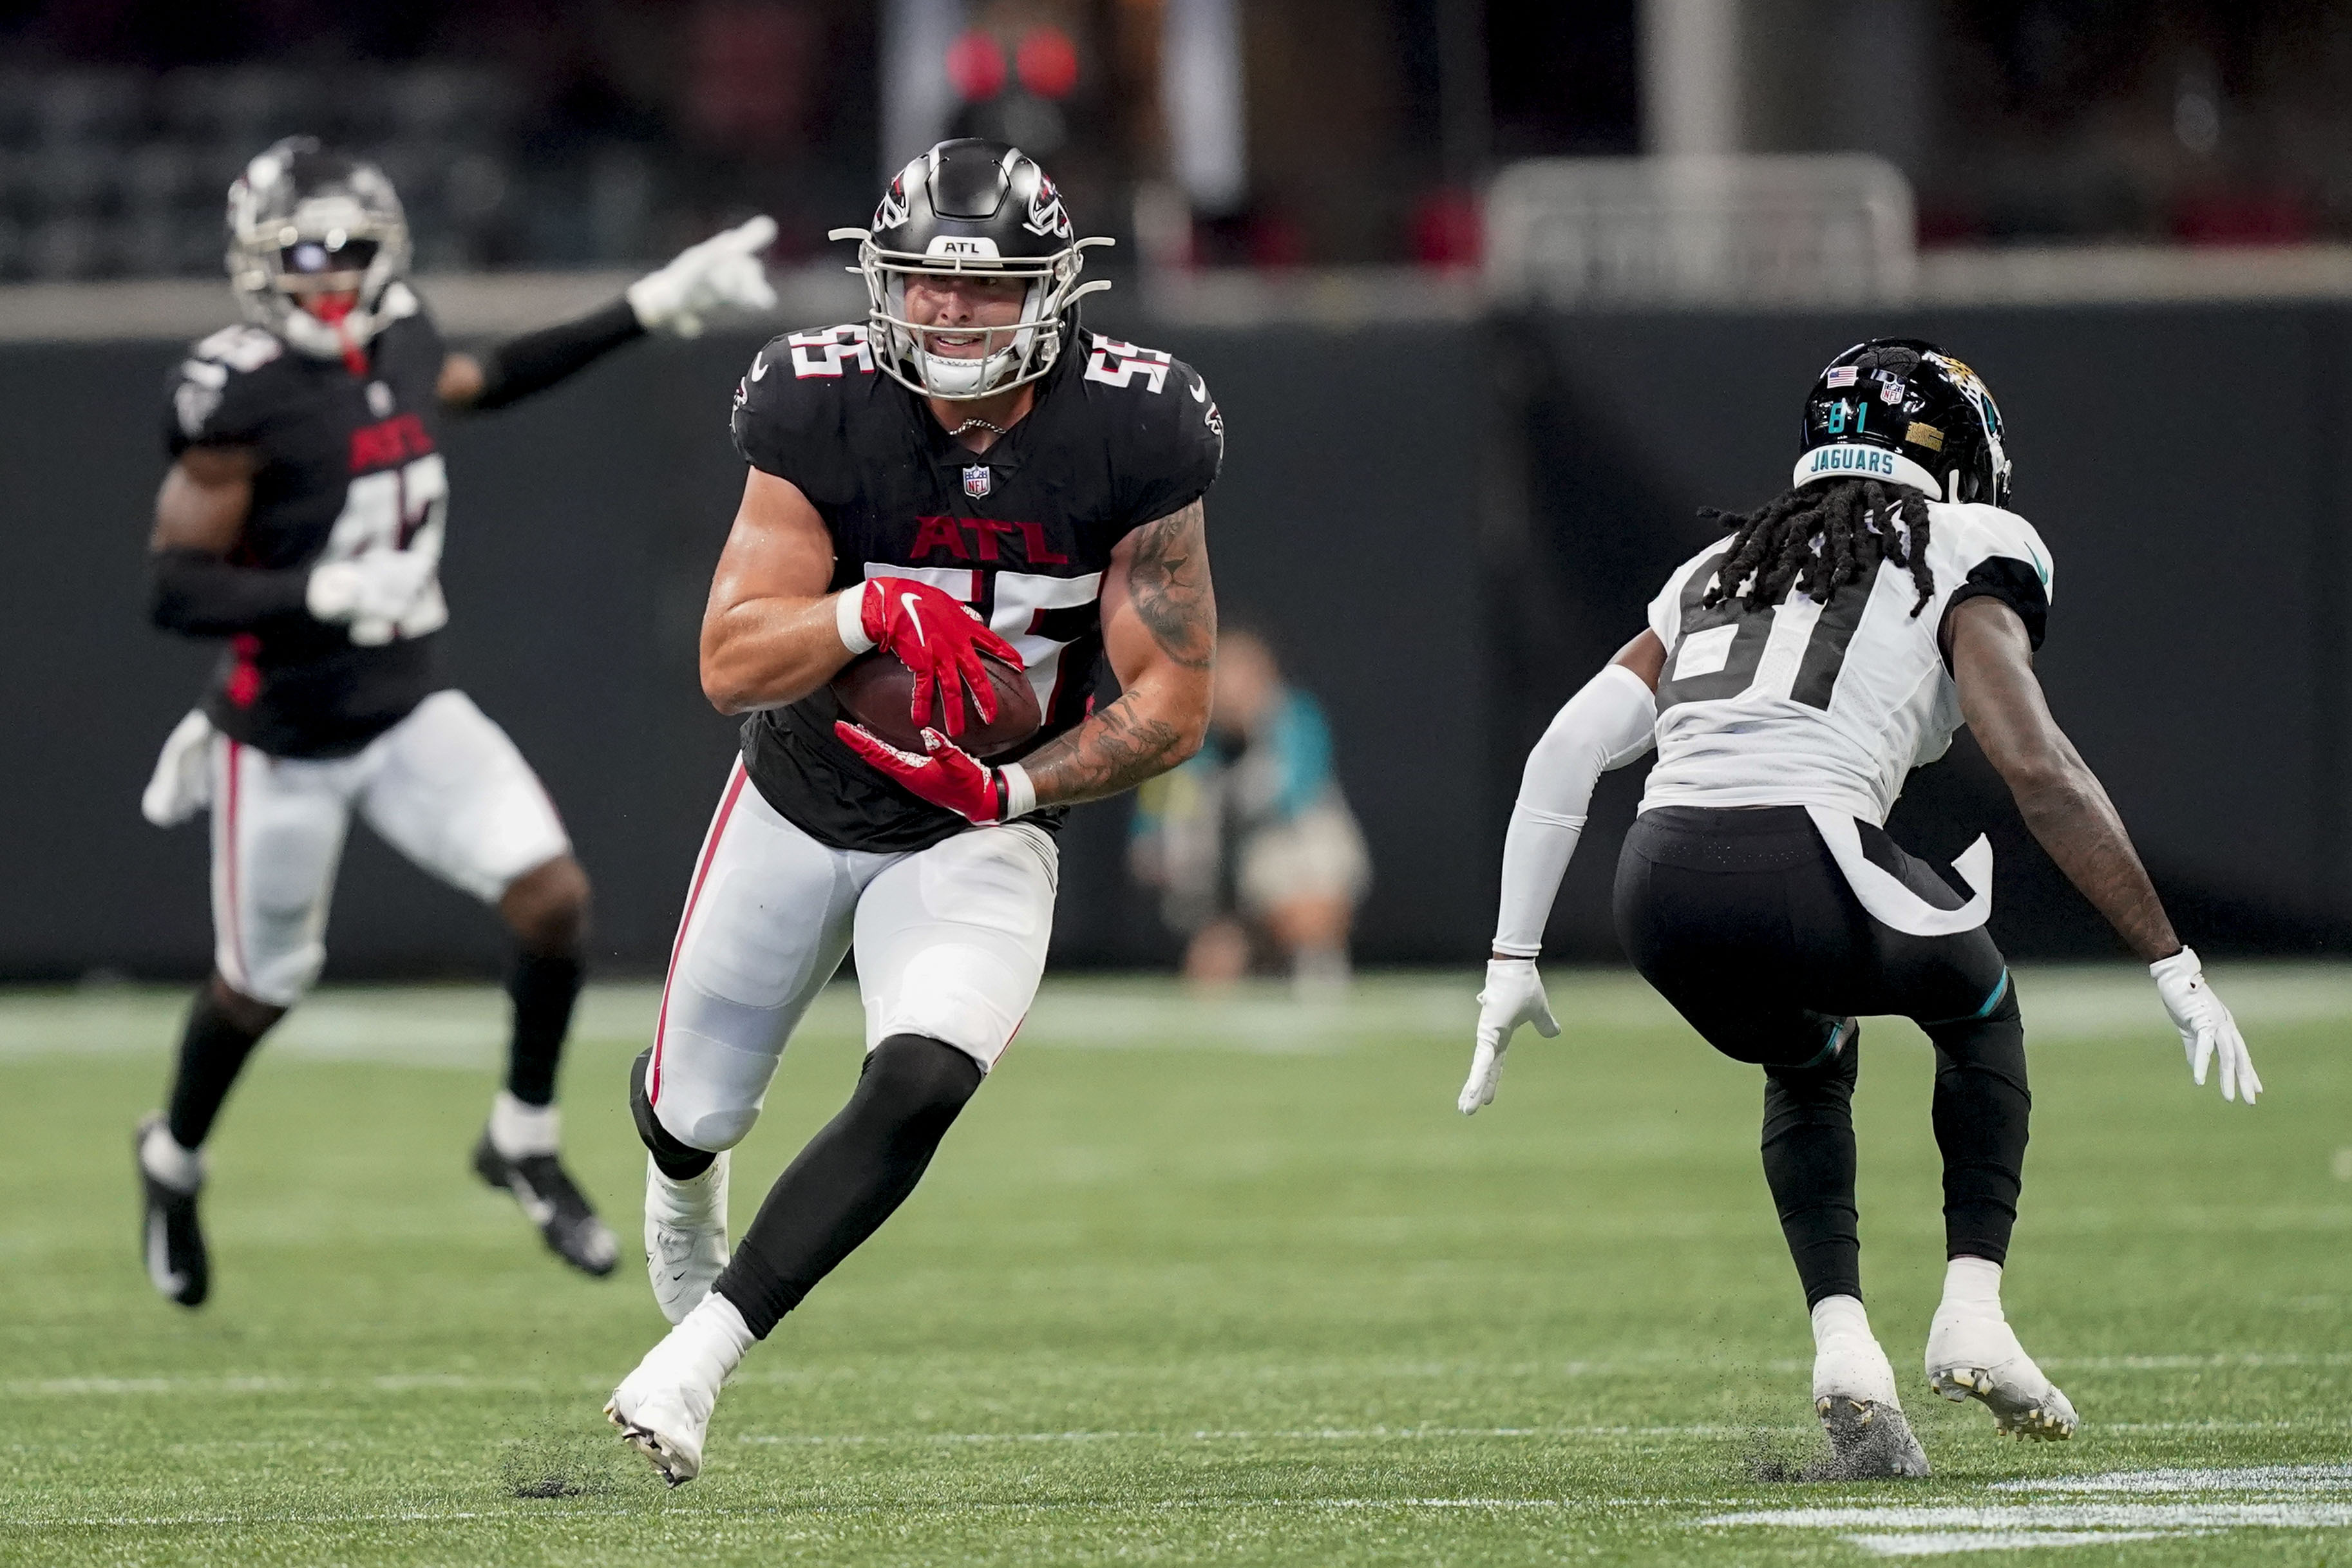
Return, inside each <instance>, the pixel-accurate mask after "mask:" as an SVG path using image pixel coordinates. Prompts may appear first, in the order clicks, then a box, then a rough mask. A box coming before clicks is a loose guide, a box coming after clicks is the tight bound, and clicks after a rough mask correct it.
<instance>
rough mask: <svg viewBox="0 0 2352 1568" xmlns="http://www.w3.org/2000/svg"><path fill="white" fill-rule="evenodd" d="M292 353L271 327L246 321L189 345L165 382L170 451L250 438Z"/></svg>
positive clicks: (271, 401)
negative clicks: (259, 325) (184, 354)
mask: <svg viewBox="0 0 2352 1568" xmlns="http://www.w3.org/2000/svg"><path fill="white" fill-rule="evenodd" d="M292 353H293V350H290V349H289V348H288V347H287V346H286V344H285V342H284V341H283V340H280V339H279V338H278V335H277V334H276V333H275V332H272V331H270V330H269V329H267V328H264V327H257V326H254V325H251V324H250V323H247V322H239V323H238V324H237V325H236V326H234V327H224V328H222V329H220V330H219V331H217V332H215V333H213V334H211V335H210V336H209V337H205V338H200V339H198V340H196V341H195V342H194V344H192V345H190V347H189V349H188V352H187V355H186V357H185V358H184V359H182V360H181V361H180V362H179V363H178V364H176V365H174V366H173V368H172V373H171V375H170V377H169V378H168V379H167V381H166V382H165V390H164V395H165V397H166V399H167V402H168V406H167V408H166V410H165V414H164V432H165V437H166V443H167V444H168V445H169V446H170V447H171V450H172V454H173V456H177V455H179V454H180V453H181V452H182V451H184V449H186V448H187V447H190V446H196V445H205V444H216V445H238V444H249V443H251V442H252V441H253V440H254V439H255V437H256V435H257V433H258V431H259V428H260V424H261V422H262V421H263V420H264V419H265V418H267V417H268V413H269V412H270V409H271V407H272V406H273V405H274V403H275V402H276V401H277V397H278V383H279V382H282V381H284V380H285V379H286V374H285V372H286V371H287V369H288V368H289V365H290V363H291V355H292Z"/></svg>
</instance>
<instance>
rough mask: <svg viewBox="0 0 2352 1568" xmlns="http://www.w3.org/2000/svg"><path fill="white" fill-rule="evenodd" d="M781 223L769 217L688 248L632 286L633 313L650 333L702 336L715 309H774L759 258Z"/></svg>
mask: <svg viewBox="0 0 2352 1568" xmlns="http://www.w3.org/2000/svg"><path fill="white" fill-rule="evenodd" d="M775 237H776V220H775V219H773V218H772V217H769V216H768V215H767V214H764V213H763V214H761V215H760V216H758V217H756V218H753V219H751V221H750V222H749V223H744V224H739V225H736V226H735V227H734V228H731V229H729V230H728V231H727V232H726V233H724V234H718V235H711V236H710V237H709V239H707V240H704V241H703V242H702V243H701V244H700V245H694V246H687V248H686V249H684V250H682V251H680V252H678V253H677V256H673V257H672V258H671V259H670V262H669V264H668V265H667V267H663V268H662V269H661V270H660V271H658V272H649V273H647V274H646V276H645V277H640V278H638V279H637V280H636V281H635V283H632V284H630V285H629V290H628V296H629V308H630V309H631V310H633V311H635V313H636V318H637V324H638V325H639V326H641V327H643V328H644V329H646V331H648V332H669V333H672V334H675V335H676V336H677V337H680V338H693V337H698V336H700V335H701V332H702V319H703V317H704V316H705V315H707V314H709V312H711V311H714V310H721V309H730V310H772V309H774V308H775V306H776V291H775V290H774V289H773V288H772V287H770V286H769V283H768V273H767V269H766V268H765V267H762V266H761V264H760V253H761V251H763V250H765V249H767V248H768V246H770V245H772V244H773V243H774V241H775Z"/></svg>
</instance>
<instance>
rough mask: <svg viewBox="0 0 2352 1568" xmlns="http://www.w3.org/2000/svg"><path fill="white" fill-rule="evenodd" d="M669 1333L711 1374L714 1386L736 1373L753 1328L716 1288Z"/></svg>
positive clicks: (748, 1346)
mask: <svg viewBox="0 0 2352 1568" xmlns="http://www.w3.org/2000/svg"><path fill="white" fill-rule="evenodd" d="M669 1332H670V1337H671V1338H672V1339H673V1340H674V1341H676V1342H677V1344H678V1348H679V1349H681V1350H683V1351H685V1352H686V1353H687V1354H688V1355H690V1356H692V1357H693V1364H694V1365H695V1367H696V1369H697V1370H698V1371H701V1372H703V1373H704V1374H705V1375H708V1376H709V1379H710V1386H711V1387H713V1388H717V1387H719V1385H722V1384H724V1383H725V1382H726V1381H727V1380H728V1379H729V1378H730V1377H732V1376H734V1375H735V1368H736V1367H737V1366H738V1365H740V1364H741V1362H742V1360H743V1353H744V1352H745V1351H748V1350H750V1349H751V1344H752V1339H751V1325H750V1324H749V1323H746V1322H744V1321H743V1314H742V1313H741V1312H737V1311H736V1310H735V1303H734V1302H732V1301H729V1300H728V1299H727V1298H726V1297H724V1296H722V1295H720V1294H719V1292H718V1291H711V1292H710V1294H709V1295H707V1296H705V1297H703V1298H702V1301H701V1304H700V1305H698V1306H697V1307H696V1308H695V1309H694V1311H692V1312H688V1313H687V1314H686V1321H685V1322H681V1323H679V1324H678V1325H677V1327H676V1328H674V1329H672V1330H670V1331H669Z"/></svg>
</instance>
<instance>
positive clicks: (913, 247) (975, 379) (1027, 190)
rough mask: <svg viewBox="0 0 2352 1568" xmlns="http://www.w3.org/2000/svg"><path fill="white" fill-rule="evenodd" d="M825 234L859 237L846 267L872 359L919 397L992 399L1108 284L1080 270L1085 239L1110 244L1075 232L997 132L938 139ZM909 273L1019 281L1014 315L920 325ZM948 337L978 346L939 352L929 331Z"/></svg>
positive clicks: (1044, 185) (1051, 349)
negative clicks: (867, 217) (913, 315)
mask: <svg viewBox="0 0 2352 1568" xmlns="http://www.w3.org/2000/svg"><path fill="white" fill-rule="evenodd" d="M831 237H832V238H834V239H854V240H856V242H857V265H856V267H853V268H852V269H851V270H853V271H855V272H856V273H857V274H859V275H860V276H861V277H864V278H865V279H866V337H867V340H868V341H869V342H871V343H872V344H873V346H874V347H875V348H876V349H877V350H879V357H880V364H881V368H882V369H883V370H884V371H887V373H888V374H889V375H890V377H891V378H892V379H893V380H894V381H897V382H900V383H901V384H903V385H905V386H906V387H908V389H910V390H911V391H913V392H918V393H919V394H920V395H922V396H924V397H932V398H942V399H949V400H954V401H963V400H968V399H972V398H984V397H993V396H995V395H997V394H998V393H1000V392H1009V391H1011V390H1012V389H1013V388H1015V387H1018V386H1022V385H1024V384H1026V383H1028V382H1034V381H1035V380H1037V379H1038V378H1039V377H1041V376H1043V375H1045V373H1046V372H1047V371H1051V370H1052V369H1053V368H1054V365H1055V361H1057V360H1058V359H1059V358H1060V357H1061V352H1062V338H1063V335H1064V333H1065V332H1066V331H1067V330H1068V329H1069V327H1070V311H1071V308H1072V306H1073V305H1075V304H1076V301H1077V300H1078V299H1079V298H1081V297H1083V296H1085V295H1088V294H1091V293H1093V292H1095V291H1096V290H1097V289H1100V288H1108V287H1110V285H1109V284H1108V283H1106V282H1095V283H1080V282H1079V281H1078V274H1079V272H1080V271H1081V270H1082V269H1083V268H1084V267H1085V265H1086V258H1085V255H1084V253H1085V251H1086V249H1087V246H1099V245H1109V244H1110V243H1112V242H1111V241H1109V240H1108V239H1101V238H1088V239H1079V238H1077V237H1076V231H1075V230H1074V228H1073V227H1072V225H1071V223H1070V216H1069V211H1068V209H1067V208H1066V207H1065V206H1064V205H1063V203H1062V196H1061V193H1060V192H1059V191H1057V190H1056V189H1055V185H1054V182H1053V181H1052V180H1051V179H1049V178H1047V177H1046V174H1045V170H1043V169H1041V168H1039V167H1038V165H1037V162H1036V160H1034V159H1033V158H1031V157H1030V156H1029V155H1028V154H1027V153H1025V152H1022V151H1021V150H1020V149H1019V148H1017V147H1013V146H1010V145H1007V144H1006V143H1004V142H1001V141H982V140H978V139H975V138H969V137H967V138H961V139H959V140H955V141H942V142H940V144H939V145H937V146H935V147H933V148H932V149H931V150H930V151H929V152H926V153H924V154H923V155H922V156H921V157H919V158H916V159H914V160H913V161H912V162H908V164H907V166H906V167H905V168H903V169H901V170H900V171H899V172H898V174H897V176H896V177H895V178H893V179H892V180H891V182H890V186H889V189H888V190H887V191H886V192H885V193H883V196H882V201H881V203H880V204H879V205H877V207H876V208H875V209H874V219H873V222H872V223H871V225H868V226H867V227H866V228H862V229H835V230H834V231H833V232H832V235H831ZM918 275H920V276H925V277H941V276H956V275H963V276H968V277H969V276H978V277H999V278H1003V277H1012V278H1020V279H1023V280H1024V288H1023V292H1022V299H1021V309H1020V313H1019V315H1018V316H1016V317H1015V318H1014V319H1013V320H1011V321H1007V322H1003V323H1000V324H996V325H991V326H981V325H976V324H963V325H956V326H949V325H944V324H939V323H932V324H927V325H918V324H917V323H916V322H915V321H913V320H912V319H909V317H908V310H907V282H908V278H910V277H916V276H918ZM992 313H993V312H992ZM949 335H954V336H958V337H964V336H976V337H978V338H979V340H980V342H979V349H980V352H979V353H977V354H972V355H970V356H967V355H965V354H962V353H941V352H940V351H939V348H940V345H939V344H938V343H937V342H936V340H937V339H940V338H941V337H946V336H949ZM960 346H961V347H969V346H970V345H960Z"/></svg>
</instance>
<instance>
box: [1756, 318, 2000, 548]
mask: <svg viewBox="0 0 2352 1568" xmlns="http://www.w3.org/2000/svg"><path fill="white" fill-rule="evenodd" d="M1798 450H1799V452H1800V453H1801V454H1802V455H1801V456H1800V457H1799V458H1798V459H1797V472H1796V478H1795V483H1796V484H1798V485H1800V486H1802V485H1810V484H1812V483H1813V482H1815V481H1816V480H1821V479H1850V478H1881V479H1891V480H1893V481H1894V482H1895V483H1896V484H1898V485H1910V486H1916V488H1918V489H1921V490H1925V491H1926V492H1927V495H1928V497H1929V498H1930V499H1932V500H1938V501H1984V502H1988V503H1990V505H1992V506H1996V507H2006V506H2008V505H2009V451H2008V448H2007V447H2005V446H2004V445H2003V444H2002V442H2001V426H2000V404H1998V403H1996V402H1993V400H1992V390H1991V389H1990V387H1988V386H1986V385H1985V384H1984V381H1983V379H1982V378H1981V377H1979V375H1978V374H1977V373H1976V371H1972V370H1970V369H1969V367H1968V366H1967V365H1965V364H1962V363H1961V362H1960V361H1958V360H1956V359H1954V358H1952V356H1951V355H1949V354H1947V353H1945V352H1944V351H1943V350H1941V349H1938V348H1937V347H1936V345H1935V344H1933V343H1929V342H1925V341H1922V340H1919V339H1917V338H1872V339H1870V340H1867V341H1866V342H1861V343H1856V344H1855V345H1854V346H1853V348H1851V349H1848V350H1846V351H1845V352H1844V353H1843V354H1840V355H1839V356H1838V357H1837V358H1836V359H1834V360H1832V361H1830V362H1829V366H1828V368H1827V369H1825V370H1823V371H1822V374H1821V379H1820V380H1819V381H1816V382H1814V383H1813V390H1812V392H1811V393H1810V394H1809V395H1808V396H1807V397H1806V399H1805V417H1804V423H1803V425H1802V428H1801V432H1800V435H1799V446H1798Z"/></svg>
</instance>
